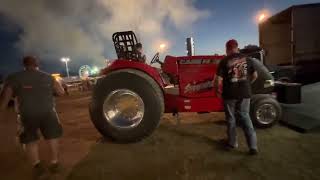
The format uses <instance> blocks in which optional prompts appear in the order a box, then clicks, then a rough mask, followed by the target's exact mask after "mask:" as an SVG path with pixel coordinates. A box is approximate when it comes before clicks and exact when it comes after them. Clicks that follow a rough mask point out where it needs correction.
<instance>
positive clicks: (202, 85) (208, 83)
mask: <svg viewBox="0 0 320 180" xmlns="http://www.w3.org/2000/svg"><path fill="white" fill-rule="evenodd" d="M212 88H213V80H212V79H210V80H205V81H201V82H195V83H192V84H191V83H188V84H187V85H186V86H185V88H184V93H185V94H189V93H194V92H200V91H208V90H211V89H212Z"/></svg>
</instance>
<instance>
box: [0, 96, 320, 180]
mask: <svg viewBox="0 0 320 180" xmlns="http://www.w3.org/2000/svg"><path fill="white" fill-rule="evenodd" d="M88 101H89V97H88V95H72V96H70V97H63V98H60V99H58V100H57V110H58V112H59V115H60V118H61V121H62V123H63V126H64V129H65V134H64V138H63V140H62V145H61V152H62V153H61V160H62V163H63V165H64V166H65V167H66V172H65V173H63V174H61V175H60V176H59V177H58V179H63V177H67V179H71V180H73V179H74V180H76V179H77V180H78V179H92V180H93V179H115V180H121V179H131V180H133V179H137V180H138V179H139V180H141V179H146V180H153V179H155V180H158V179H164V180H166V179H183V180H189V179H195V180H205V179H219V180H221V179H226V180H229V179H230V180H234V179H245V180H247V179H290V180H293V179H308V180H310V179H315V180H316V179H320V163H319V162H320V154H319V150H320V141H319V137H320V134H319V133H312V134H299V133H296V132H294V131H292V130H289V129H287V128H286V127H281V126H276V127H274V128H272V129H267V130H258V140H259V147H260V150H261V153H260V154H259V156H257V157H248V156H247V155H246V150H247V149H246V145H245V143H244V139H243V134H242V132H241V131H240V129H239V138H240V148H239V150H237V151H235V152H225V151H223V150H222V149H221V147H220V145H219V143H218V141H219V139H221V138H224V137H225V125H224V122H223V119H224V117H223V114H221V113H211V114H202V115H198V114H182V115H181V116H180V118H181V119H182V124H181V125H180V126H175V119H174V118H172V117H171V115H169V114H166V115H165V116H164V117H163V120H162V122H161V125H160V127H159V128H158V129H157V131H156V132H155V133H154V134H153V135H152V136H151V137H150V138H147V139H146V140H144V141H142V142H139V143H135V144H114V143H112V142H108V141H107V142H103V141H101V138H100V135H99V134H98V133H97V131H96V130H95V129H94V127H93V125H92V124H91V122H90V120H89V116H88V110H87V106H88ZM14 135H15V115H14V113H13V112H12V111H9V112H7V113H6V115H5V118H4V119H2V118H1V122H0V137H1V141H0V146H1V149H0V177H1V180H9V179H10V180H11V179H30V167H29V165H28V164H27V163H26V158H25V157H24V155H23V153H22V152H21V151H20V150H19V148H17V146H16V145H15V143H14V142H15V138H14ZM41 145H42V146H41V150H42V157H43V159H48V157H47V154H48V153H47V152H48V150H47V149H46V148H45V146H44V144H43V143H42V144H41Z"/></svg>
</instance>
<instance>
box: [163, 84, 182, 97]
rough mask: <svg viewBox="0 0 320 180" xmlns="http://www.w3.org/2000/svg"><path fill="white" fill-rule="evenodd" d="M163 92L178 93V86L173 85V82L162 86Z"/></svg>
mask: <svg viewBox="0 0 320 180" xmlns="http://www.w3.org/2000/svg"><path fill="white" fill-rule="evenodd" d="M164 92H165V93H166V94H171V95H177V96H178V95H180V93H179V86H174V85H173V84H171V85H168V86H166V87H164Z"/></svg>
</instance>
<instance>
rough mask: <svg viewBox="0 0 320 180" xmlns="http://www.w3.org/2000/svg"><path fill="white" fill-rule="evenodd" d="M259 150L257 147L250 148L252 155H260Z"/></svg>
mask: <svg viewBox="0 0 320 180" xmlns="http://www.w3.org/2000/svg"><path fill="white" fill-rule="evenodd" d="M258 153H259V152H258V150H257V149H250V150H249V155H251V156H255V155H258Z"/></svg>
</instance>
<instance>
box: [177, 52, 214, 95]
mask: <svg viewBox="0 0 320 180" xmlns="http://www.w3.org/2000/svg"><path fill="white" fill-rule="evenodd" d="M218 63H219V61H218V60H215V59H201V58H199V59H192V60H180V61H178V65H179V84H180V95H181V96H183V97H190V98H191V97H197V98H200V97H217V96H216V93H215V91H214V88H213V84H214V82H213V80H214V76H215V74H216V70H217V66H218Z"/></svg>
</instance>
